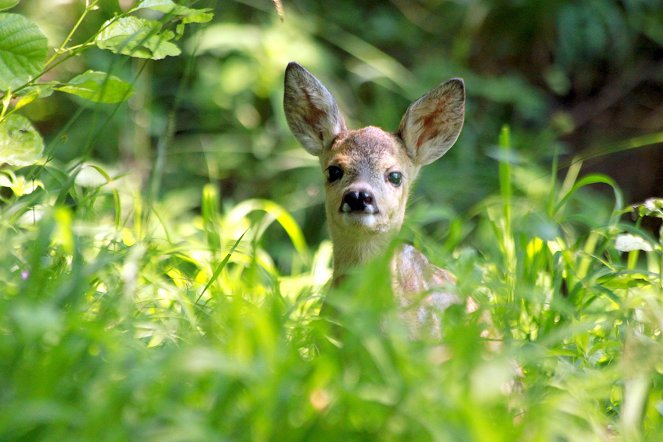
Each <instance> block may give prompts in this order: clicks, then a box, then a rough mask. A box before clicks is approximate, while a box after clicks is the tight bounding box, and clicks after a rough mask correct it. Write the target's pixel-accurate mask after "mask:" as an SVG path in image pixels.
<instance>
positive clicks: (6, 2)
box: [0, 0, 19, 11]
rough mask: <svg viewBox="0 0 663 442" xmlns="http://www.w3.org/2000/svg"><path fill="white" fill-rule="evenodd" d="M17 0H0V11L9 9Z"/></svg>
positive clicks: (16, 3)
mask: <svg viewBox="0 0 663 442" xmlns="http://www.w3.org/2000/svg"><path fill="white" fill-rule="evenodd" d="M18 2H19V0H0V11H4V10H6V9H11V8H13V7H14V6H16V5H18Z"/></svg>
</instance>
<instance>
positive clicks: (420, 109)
mask: <svg viewBox="0 0 663 442" xmlns="http://www.w3.org/2000/svg"><path fill="white" fill-rule="evenodd" d="M464 115H465V85H464V83H463V80H461V79H460V78H453V79H451V80H449V81H447V82H446V83H443V84H441V85H439V86H437V87H436V88H435V89H433V90H431V91H430V92H428V93H427V94H426V95H424V96H423V97H421V98H419V99H418V100H417V101H415V102H414V103H412V104H411V105H410V107H408V108H407V111H405V115H403V119H402V120H401V125H400V128H399V129H398V132H399V134H400V136H401V138H402V139H403V141H404V142H405V147H406V149H407V152H408V155H410V157H411V158H412V159H414V161H415V163H417V164H418V165H420V166H424V165H426V164H430V163H432V162H433V161H435V160H437V159H438V158H440V157H441V156H442V155H444V154H445V153H447V151H448V150H449V149H450V148H451V146H453V144H454V143H455V142H456V140H457V139H458V135H459V134H460V130H461V128H462V127H463V118H464Z"/></svg>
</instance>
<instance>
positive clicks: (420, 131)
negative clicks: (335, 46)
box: [284, 63, 465, 328]
mask: <svg viewBox="0 0 663 442" xmlns="http://www.w3.org/2000/svg"><path fill="white" fill-rule="evenodd" d="M284 108H285V115H286V119H287V121H288V125H289V127H290V130H291V131H292V133H293V134H294V135H295V137H296V138H297V139H298V140H299V142H300V144H301V145H302V146H303V147H304V149H306V150H307V151H308V152H309V153H311V154H312V155H315V156H317V157H318V159H319V161H320V167H321V169H322V171H323V173H324V175H325V181H326V185H325V193H326V197H325V211H326V214H327V221H328V223H329V229H330V233H331V237H332V243H333V247H334V283H335V284H336V283H338V281H339V280H340V279H341V278H342V277H343V275H344V274H345V273H346V272H347V271H348V270H349V269H351V268H353V267H355V266H357V265H361V264H364V263H366V262H368V261H370V260H371V259H373V258H375V257H376V256H379V255H381V254H383V253H384V252H385V251H386V249H387V248H388V246H389V244H390V242H391V241H392V240H393V238H394V236H395V235H396V234H397V233H398V232H399V231H400V229H401V226H402V224H403V219H404V216H405V208H406V206H407V199H408V196H409V193H410V190H411V188H412V184H413V182H414V180H415V179H416V177H417V175H418V174H419V170H420V168H421V166H424V165H426V164H430V163H431V162H433V161H435V160H436V159H438V158H439V157H441V156H442V155H444V154H445V153H446V152H447V151H448V150H449V149H450V148H451V146H452V145H453V144H454V143H455V142H456V139H457V138H458V135H459V134H460V131H461V128H462V126H463V118H464V109H465V88H464V84H463V81H462V80H461V79H451V80H449V81H447V82H445V83H443V84H441V85H439V86H437V87H436V88H434V89H432V90H431V91H430V92H428V93H427V94H425V95H424V96H422V97H421V98H419V99H418V100H416V101H415V102H413V103H412V104H411V105H410V106H409V107H408V109H407V111H406V112H405V114H404V116H403V118H402V120H401V124H400V127H399V128H398V131H397V132H395V133H391V132H387V131H384V130H382V129H380V128H378V127H373V126H368V127H364V128H361V129H357V130H348V128H347V126H346V124H345V120H344V119H343V117H342V116H341V114H340V112H339V110H338V106H337V105H336V101H335V100H334V98H333V96H332V95H331V94H330V93H329V91H328V90H327V89H326V88H325V87H324V86H323V85H322V83H320V82H319V81H318V80H317V79H316V78H315V77H314V76H313V75H312V74H311V73H310V72H308V71H307V70H306V69H304V68H303V67H302V66H300V65H299V64H297V63H290V64H288V67H287V69H286V73H285V93H284ZM391 272H392V275H391V277H392V287H393V288H394V293H395V294H396V296H397V297H398V301H399V303H400V304H401V306H403V307H404V308H409V307H410V306H411V305H412V303H413V302H415V300H416V299H417V298H416V296H417V295H421V294H422V293H424V294H427V297H426V298H425V302H424V303H422V305H421V308H415V309H410V311H412V312H414V313H412V314H411V315H410V317H408V318H407V320H408V322H411V323H412V327H413V328H417V327H421V326H422V324H423V323H425V322H428V321H431V320H435V319H434V318H433V316H434V315H431V314H429V313H430V312H429V310H430V309H429V307H430V306H431V305H433V306H435V307H436V308H446V306H448V305H449V304H450V303H452V302H454V301H455V298H454V297H453V296H452V295H450V294H448V293H446V292H444V291H443V290H440V287H443V286H444V285H445V284H446V283H450V282H452V281H453V278H452V277H451V276H450V275H449V274H448V273H447V272H446V271H444V270H442V269H439V268H438V267H435V266H433V265H432V264H431V263H430V262H429V261H428V259H427V258H426V257H425V256H424V255H423V254H422V253H421V252H419V251H418V250H417V249H415V248H414V247H412V246H410V245H405V246H402V247H401V248H400V249H399V250H398V251H397V252H396V253H395V254H394V257H393V259H392V265H391ZM438 327H439V325H438Z"/></svg>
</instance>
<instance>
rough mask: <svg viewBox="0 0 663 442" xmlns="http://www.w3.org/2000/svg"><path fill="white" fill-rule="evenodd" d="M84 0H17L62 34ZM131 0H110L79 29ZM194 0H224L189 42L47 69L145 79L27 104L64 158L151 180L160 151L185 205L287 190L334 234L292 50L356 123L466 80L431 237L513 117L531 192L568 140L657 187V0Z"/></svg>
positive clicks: (456, 209) (443, 226)
mask: <svg viewBox="0 0 663 442" xmlns="http://www.w3.org/2000/svg"><path fill="white" fill-rule="evenodd" d="M83 3H84V2H81V1H73V0H72V1H67V0H60V1H57V2H54V1H51V0H31V1H24V2H21V4H20V6H19V8H18V10H17V12H21V13H24V14H26V15H27V16H28V17H30V18H31V19H32V20H34V21H35V22H37V23H38V24H39V26H40V27H41V29H42V30H43V32H44V33H46V35H47V36H48V38H49V42H50V45H51V46H55V45H56V44H59V42H60V41H62V40H63V38H64V36H65V35H66V33H67V32H68V31H69V30H70V29H71V28H72V26H73V24H74V21H75V20H76V19H77V17H78V16H79V14H80V12H81V11H82V8H83V6H84V4H83ZM132 3H133V2H131V1H126V0H123V1H119V4H118V2H117V1H115V0H109V1H104V2H101V4H100V9H99V10H98V11H95V12H94V13H93V14H91V15H89V16H88V18H87V19H86V21H85V22H84V23H83V27H82V29H81V30H80V31H79V32H78V33H77V34H76V35H75V36H74V42H76V41H77V40H81V41H82V40H84V39H85V38H87V37H88V36H89V35H91V34H92V33H93V32H94V31H96V30H97V29H98V28H99V26H100V25H101V23H103V22H104V21H105V20H107V19H108V18H110V17H111V16H112V14H113V12H114V11H117V10H118V9H117V7H118V6H119V7H121V8H123V9H127V8H128V7H129V6H130V5H131V4H132ZM189 4H190V5H193V6H195V7H211V8H214V11H215V18H214V20H213V21H212V22H211V23H208V24H206V25H196V26H193V27H191V29H190V30H189V31H188V33H187V34H186V35H185V37H184V39H183V41H182V42H181V46H182V47H183V48H184V51H185V53H184V54H183V55H182V56H180V57H173V58H167V59H164V60H161V61H156V62H155V61H143V60H136V59H127V58H126V57H121V56H116V55H113V54H110V53H109V52H103V51H100V50H98V49H95V48H92V49H90V50H88V51H87V52H85V54H84V56H82V57H78V58H75V59H73V60H71V61H69V62H67V63H65V64H63V65H61V66H60V67H59V68H58V69H57V70H55V71H52V72H51V73H50V75H53V76H54V77H57V78H70V77H71V76H73V75H74V74H76V73H80V72H82V71H83V70H85V69H87V68H93V69H99V70H104V71H109V72H111V73H112V74H114V75H118V76H120V77H122V78H123V79H125V80H128V81H131V82H133V83H134V84H135V86H136V95H135V96H134V97H133V98H132V99H131V100H130V102H129V103H127V104H123V105H122V106H120V107H119V108H117V107H114V106H108V105H96V106H91V107H90V105H89V104H85V105H84V106H82V102H80V101H74V100H72V98H71V97H70V96H65V95H55V96H53V97H51V98H50V99H48V100H40V101H39V102H37V103H36V104H34V105H32V106H30V107H28V108H26V110H25V114H26V115H27V116H28V117H29V118H30V119H31V120H33V121H34V122H35V124H36V125H37V127H38V129H39V130H40V131H41V133H42V134H43V135H44V138H45V140H46V143H47V146H48V147H47V149H48V154H49V155H50V156H51V157H52V158H53V159H55V160H56V161H60V162H62V163H63V164H66V163H68V162H71V161H74V160H78V159H80V158H86V159H88V160H94V161H97V162H100V163H102V164H104V165H105V166H112V167H114V168H115V169H116V171H117V173H127V174H130V175H132V176H133V177H135V178H136V179H138V180H140V181H142V182H143V183H147V182H148V180H149V179H150V174H151V173H152V171H153V170H154V165H155V163H156V162H158V161H165V163H163V164H164V168H163V174H162V175H160V176H159V177H156V178H157V180H158V182H159V183H160V186H158V187H155V188H156V189H158V191H159V192H160V195H161V196H164V195H168V198H169V199H177V201H178V205H177V207H178V210H187V209H197V208H198V206H199V200H200V188H201V187H202V186H203V185H204V184H205V183H208V182H213V183H216V184H218V185H219V186H220V189H221V193H222V201H223V204H224V205H226V204H233V203H234V202H237V201H241V200H243V199H246V198H249V197H265V198H269V199H272V200H274V201H276V202H278V203H280V204H282V205H284V206H285V207H286V208H287V209H288V210H290V211H291V212H292V213H293V214H294V215H295V216H296V217H297V220H298V221H299V222H300V224H301V225H302V226H303V228H304V231H305V234H306V236H307V238H309V239H310V240H311V242H313V243H315V242H316V241H318V240H319V239H321V238H323V237H324V236H325V235H326V232H325V227H324V223H322V222H320V220H321V219H322V216H323V212H322V204H321V203H322V193H321V191H322V186H321V185H320V182H321V179H320V172H319V171H318V170H317V163H316V161H315V158H313V157H312V156H310V155H308V154H307V153H306V152H305V151H304V150H303V149H301V148H300V147H299V146H298V145H297V143H296V140H295V139H294V137H293V136H291V134H290V133H289V131H288V129H287V125H286V124H285V119H284V116H283V110H282V104H281V102H282V80H283V71H284V68H285V66H286V64H287V62H288V61H291V60H296V61H298V62H299V63H301V64H302V65H304V66H305V67H307V68H308V69H309V70H310V71H311V72H313V73H314V74H315V75H316V76H317V77H318V78H319V79H320V80H321V81H322V82H323V83H324V84H325V85H326V86H327V87H328V88H329V89H330V90H331V91H332V93H333V94H334V95H335V97H336V99H337V101H338V102H339V105H340V107H341V109H342V111H343V112H344V114H345V115H346V118H347V119H348V121H349V125H350V126H351V127H359V126H362V125H367V124H372V125H379V126H382V127H384V128H387V129H391V130H393V129H395V128H397V125H398V123H399V121H400V118H401V116H402V113H403V112H404V110H405V109H406V107H407V106H408V104H409V103H410V102H411V101H412V100H414V99H416V98H417V97H418V96H420V95H421V94H423V93H424V92H425V91H427V90H428V89H430V88H431V87H433V86H435V85H436V84H438V83H439V82H442V81H444V80H446V79H447V78H449V77H463V78H464V79H465V82H466V85H467V92H468V103H467V113H466V122H465V126H464V129H463V132H462V135H461V138H460V140H459V141H458V143H457V145H456V146H455V147H454V148H453V149H452V150H451V151H450V153H449V154H447V155H446V156H445V157H444V158H443V159H442V160H440V161H438V162H436V163H434V164H433V165H431V166H429V167H428V168H427V169H425V171H424V173H423V175H422V177H421V180H420V182H419V185H418V188H417V191H416V194H415V196H414V198H413V200H414V201H415V202H418V201H425V202H426V205H425V206H423V208H422V209H421V210H418V209H417V208H418V207H420V206H419V205H417V204H415V205H414V207H415V209H413V213H412V217H414V218H415V219H417V220H419V221H421V222H422V223H423V224H424V225H426V224H427V221H437V222H436V223H435V224H434V226H433V227H430V228H429V230H430V232H429V233H431V234H432V235H433V236H434V237H436V236H437V237H439V236H443V235H446V234H447V233H446V232H447V231H448V230H449V222H451V220H453V219H455V218H458V217H459V214H463V213H466V212H467V211H468V210H471V208H472V207H473V205H474V204H475V203H476V202H478V201H480V200H481V199H482V198H484V197H485V196H486V195H488V194H489V193H490V192H491V191H493V190H494V189H495V188H496V186H497V162H496V160H495V157H496V150H495V144H496V141H497V135H498V133H499V129H500V127H501V126H502V125H503V124H505V123H506V124H509V125H510V126H511V128H512V134H513V144H514V149H515V150H514V152H515V155H514V158H512V159H511V160H512V161H514V162H531V163H532V164H535V165H538V166H541V167H540V168H538V169H535V168H532V169H531V170H532V173H531V176H527V177H521V179H520V181H519V183H520V185H521V186H522V187H523V188H525V189H528V188H529V189H531V188H533V187H536V185H537V183H538V182H539V180H544V181H547V178H546V176H547V175H548V174H549V173H550V172H551V169H550V164H551V160H552V158H553V157H554V155H556V154H560V155H561V157H560V162H559V165H560V168H561V171H562V172H565V170H564V166H566V165H568V164H569V163H570V162H571V161H573V159H574V158H576V159H577V157H576V155H580V156H581V157H582V156H586V157H592V158H591V159H590V160H588V161H587V162H586V169H585V170H592V171H603V172H607V173H608V174H609V175H611V176H612V177H614V178H615V179H616V180H617V182H618V183H619V184H620V185H621V186H622V187H623V189H624V191H625V196H626V202H634V201H639V200H643V199H644V198H646V197H649V196H652V195H656V194H659V195H660V192H661V190H662V189H663V154H662V149H661V144H660V143H659V144H658V145H656V144H652V145H648V146H644V147H643V143H642V142H639V141H638V140H639V138H637V137H639V136H642V135H647V134H655V133H660V132H661V131H663V106H661V103H662V102H663V87H662V85H663V63H662V61H663V1H660V0H625V1H608V0H587V1H524V0H481V1H473V0H466V1H441V0H413V1H410V0H390V1H383V2H361V1H350V0H339V1H334V2H325V1H310V0H309V1H285V2H283V4H282V6H283V11H284V12H283V15H282V16H280V15H279V13H278V12H277V8H276V7H275V5H274V4H273V3H272V2H270V1H267V0H262V1H260V0H246V1H218V2H217V1H196V2H190V3H189ZM644 144H647V143H644ZM633 146H636V147H640V148H639V149H631V148H630V147H633ZM614 150H617V151H618V152H617V153H610V152H611V151H614ZM159 170H161V169H159ZM152 178H153V179H154V178H155V177H152ZM430 207H435V208H437V210H436V211H433V212H431V211H430V210H429V208H430ZM445 220H446V222H445Z"/></svg>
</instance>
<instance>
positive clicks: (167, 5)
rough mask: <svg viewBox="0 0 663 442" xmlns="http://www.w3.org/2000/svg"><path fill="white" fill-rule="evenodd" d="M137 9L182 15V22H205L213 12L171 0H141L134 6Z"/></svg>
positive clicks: (211, 16) (212, 15)
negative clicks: (188, 6)
mask: <svg viewBox="0 0 663 442" xmlns="http://www.w3.org/2000/svg"><path fill="white" fill-rule="evenodd" d="M138 9H151V10H153V11H159V12H163V13H164V14H170V15H174V16H178V17H182V18H183V20H182V23H184V24H186V23H207V22H208V21H210V20H212V18H213V17H214V14H212V13H211V12H210V11H211V9H210V8H204V9H193V8H187V7H186V6H182V5H178V4H177V3H175V2H173V1H172V0H143V1H142V2H140V3H139V4H138V6H136V10H138Z"/></svg>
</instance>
